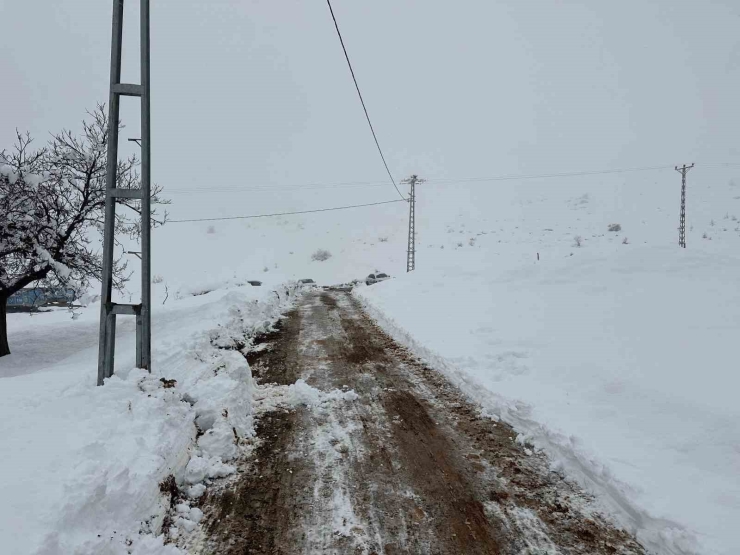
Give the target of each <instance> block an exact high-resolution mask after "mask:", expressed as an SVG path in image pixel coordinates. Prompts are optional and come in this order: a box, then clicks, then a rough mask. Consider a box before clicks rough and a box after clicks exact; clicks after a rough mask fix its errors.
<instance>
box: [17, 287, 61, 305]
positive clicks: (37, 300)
mask: <svg viewBox="0 0 740 555" xmlns="http://www.w3.org/2000/svg"><path fill="white" fill-rule="evenodd" d="M74 300H75V292H74V289H49V288H44V287H36V288H33V289H30V288H29V289H21V290H20V291H17V292H16V293H13V294H12V295H11V296H10V297H8V307H34V306H43V305H45V304H49V303H71V302H73V301H74Z"/></svg>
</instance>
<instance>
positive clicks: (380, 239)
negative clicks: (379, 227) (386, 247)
mask: <svg viewBox="0 0 740 555" xmlns="http://www.w3.org/2000/svg"><path fill="white" fill-rule="evenodd" d="M378 241H380V242H381V243H387V242H388V237H378Z"/></svg>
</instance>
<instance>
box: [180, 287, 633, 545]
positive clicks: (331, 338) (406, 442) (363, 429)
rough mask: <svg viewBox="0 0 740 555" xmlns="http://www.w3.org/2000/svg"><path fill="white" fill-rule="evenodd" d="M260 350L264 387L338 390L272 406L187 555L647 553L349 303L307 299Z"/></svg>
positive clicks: (205, 503) (208, 499) (319, 295)
mask: <svg viewBox="0 0 740 555" xmlns="http://www.w3.org/2000/svg"><path fill="white" fill-rule="evenodd" d="M262 345H263V348H261V349H258V350H257V351H255V352H254V353H252V355H251V360H250V364H251V366H252V371H253V373H254V375H255V378H256V379H258V380H259V381H260V382H261V383H263V384H267V383H276V384H283V385H287V384H293V383H295V382H297V381H298V380H301V379H302V380H305V381H306V382H307V383H308V384H309V385H310V386H312V387H313V388H316V389H318V390H320V391H324V392H327V391H332V390H339V392H343V393H342V394H335V395H326V396H325V397H323V400H320V399H317V402H316V403H315V404H314V405H312V406H301V407H298V408H285V407H283V408H280V407H278V406H276V407H273V408H272V409H270V410H266V411H264V412H263V414H262V416H261V417H260V419H259V422H258V424H257V433H258V442H257V446H256V448H255V450H254V451H253V452H252V453H251V454H250V455H249V456H248V457H245V458H244V459H243V460H242V461H240V463H239V472H238V473H237V475H236V477H233V478H230V479H226V480H224V481H222V482H221V483H220V484H217V485H215V486H214V487H212V488H210V489H209V493H207V494H206V496H205V497H204V499H203V500H202V506H201V508H202V509H203V511H204V513H205V519H204V526H203V535H202V536H201V537H198V538H192V539H191V540H190V541H189V543H190V545H188V546H187V547H188V548H189V549H190V550H191V551H192V552H202V553H225V554H232V553H233V554H237V553H239V554H243V553H250V554H268V553H269V554H275V553H285V554H288V553H306V554H308V553H342V554H343V553H352V554H355V553H358V554H359V553H364V554H368V555H370V554H377V555H379V554H382V553H384V554H389V555H390V554H395V553H425V554H450V555H452V554H455V555H459V554H484V553H485V554H494V553H495V554H498V553H501V554H508V553H511V554H514V553H516V554H522V553H526V554H558V553H560V554H570V553H583V554H586V553H588V554H602V553H603V554H628V553H637V554H642V553H644V551H643V549H642V548H641V547H640V545H639V544H637V542H636V541H635V540H634V539H633V538H632V537H630V535H629V534H627V533H626V532H624V531H621V530H618V529H617V528H615V527H614V526H613V525H611V524H610V523H608V522H607V520H606V519H605V518H604V517H602V516H601V515H599V514H598V513H597V512H596V511H595V510H594V508H593V506H592V504H591V500H590V498H589V497H588V496H587V495H585V494H584V493H582V492H581V491H579V490H578V489H577V488H575V487H574V486H573V485H571V484H569V483H568V482H566V481H565V480H564V479H563V478H562V477H561V476H560V475H559V474H557V473H555V472H552V471H550V470H549V465H548V461H547V459H546V458H545V457H544V456H543V455H542V454H538V453H535V452H533V451H532V450H531V449H530V448H528V446H526V445H520V444H518V443H517V442H516V441H515V438H516V433H515V432H514V431H513V430H512V429H511V428H510V427H508V426H507V425H505V424H503V423H500V422H498V423H497V422H495V421H494V420H492V419H491V418H488V417H486V416H484V415H482V414H481V413H480V411H479V409H478V408H477V407H475V406H474V405H472V404H471V403H469V402H468V401H466V400H465V399H464V398H463V397H462V396H461V394H460V393H459V392H458V391H457V390H456V389H455V388H454V387H453V386H451V385H450V384H449V383H447V382H446V380H445V379H444V378H443V377H442V376H441V375H439V374H438V373H436V372H434V371H433V370H431V369H428V368H426V367H425V366H424V365H423V364H421V363H420V362H419V361H417V360H415V359H414V358H412V357H411V356H410V355H409V354H408V353H407V352H406V351H405V350H404V349H403V348H400V347H399V346H398V345H396V344H395V343H394V342H393V341H392V340H390V339H389V338H388V337H387V336H386V335H385V334H384V333H383V332H382V331H381V330H380V329H379V328H378V327H376V326H375V324H374V323H373V322H372V321H371V320H370V319H369V318H368V317H367V316H365V315H364V314H363V313H362V311H361V309H360V308H359V306H358V304H357V303H356V301H355V300H354V299H353V298H352V297H351V296H350V295H349V294H347V293H345V292H338V291H333V292H313V293H310V294H308V295H306V296H305V297H304V298H303V299H302V301H301V302H300V304H299V305H298V307H297V308H296V309H294V310H293V311H292V312H291V313H289V314H288V315H287V316H286V318H285V319H284V320H283V321H282V324H281V326H280V330H279V331H278V332H275V333H273V334H271V335H270V336H267V337H264V338H263V344H262ZM353 391H354V393H352V392H353ZM339 392H337V393H339Z"/></svg>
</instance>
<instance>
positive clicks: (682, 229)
mask: <svg viewBox="0 0 740 555" xmlns="http://www.w3.org/2000/svg"><path fill="white" fill-rule="evenodd" d="M693 167H694V164H691V165H690V166H687V165H686V164H684V165H683V166H682V167H680V168H679V167H678V166H676V171H677V172H679V173H680V174H681V215H680V216H679V220H678V246H679V247H682V248H684V249H685V248H686V174H687V173H688V172H689V170H690V169H691V168H693Z"/></svg>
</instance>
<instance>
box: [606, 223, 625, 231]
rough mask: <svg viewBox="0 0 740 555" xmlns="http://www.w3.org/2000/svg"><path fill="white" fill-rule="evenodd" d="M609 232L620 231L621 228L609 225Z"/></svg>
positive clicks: (617, 225)
mask: <svg viewBox="0 0 740 555" xmlns="http://www.w3.org/2000/svg"><path fill="white" fill-rule="evenodd" d="M608 229H609V231H622V226H621V225H619V224H609V228H608Z"/></svg>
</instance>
